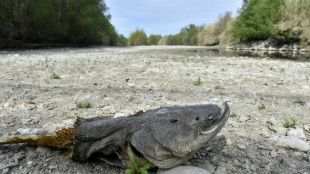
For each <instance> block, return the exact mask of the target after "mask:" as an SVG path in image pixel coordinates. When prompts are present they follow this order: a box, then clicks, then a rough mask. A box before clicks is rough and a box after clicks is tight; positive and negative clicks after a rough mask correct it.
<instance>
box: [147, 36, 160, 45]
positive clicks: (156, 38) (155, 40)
mask: <svg viewBox="0 0 310 174" xmlns="http://www.w3.org/2000/svg"><path fill="white" fill-rule="evenodd" d="M161 38H162V37H161V35H154V34H151V35H150V36H149V38H148V43H149V45H157V44H158V41H159V40H160V39H161Z"/></svg>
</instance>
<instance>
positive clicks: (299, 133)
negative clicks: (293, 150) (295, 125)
mask: <svg viewBox="0 0 310 174" xmlns="http://www.w3.org/2000/svg"><path fill="white" fill-rule="evenodd" d="M287 135H288V136H290V137H295V138H299V139H303V138H306V136H305V134H304V131H303V130H302V129H293V130H290V131H288V133H287Z"/></svg>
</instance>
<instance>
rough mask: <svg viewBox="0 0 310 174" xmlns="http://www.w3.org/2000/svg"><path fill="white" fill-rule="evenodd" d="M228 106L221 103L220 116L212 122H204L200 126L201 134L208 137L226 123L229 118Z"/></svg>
mask: <svg viewBox="0 0 310 174" xmlns="http://www.w3.org/2000/svg"><path fill="white" fill-rule="evenodd" d="M229 112H230V109H229V106H228V104H227V103H226V102H224V103H223V107H222V108H221V115H220V116H219V117H217V118H215V119H213V120H206V121H204V123H203V124H202V126H201V129H200V130H201V134H203V135H208V134H210V133H212V132H216V130H220V129H221V128H222V127H223V126H224V125H225V123H226V121H227V119H228V117H229Z"/></svg>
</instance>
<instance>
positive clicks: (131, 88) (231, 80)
mask: <svg viewBox="0 0 310 174" xmlns="http://www.w3.org/2000/svg"><path fill="white" fill-rule="evenodd" d="M194 48H198V49H203V48H204V47H125V48H117V47H115V48H113V47H96V48H79V49H77V48H74V49H72V48H68V49H47V50H34V51H0V70H1V73H0V136H1V137H2V136H8V135H10V134H12V133H15V132H16V131H17V130H18V129H19V128H45V129H46V130H48V131H50V132H54V131H55V130H57V129H59V128H61V127H68V126H72V124H73V122H74V120H75V118H76V117H77V116H79V117H83V118H92V117H122V116H128V115H132V114H134V113H135V112H137V111H139V110H144V111H145V110H149V109H153V108H158V107H160V106H174V105H193V104H207V103H213V104H221V103H222V102H224V101H229V105H230V106H231V118H230V119H229V120H228V122H227V124H226V126H225V127H224V128H223V129H222V131H221V136H219V137H218V138H217V139H219V140H218V142H220V143H217V144H213V145H209V146H208V147H205V148H204V149H202V151H201V155H202V156H201V158H198V159H194V160H192V165H196V166H199V167H201V168H205V169H207V170H208V171H209V172H210V173H216V174H220V173H261V174H264V173H275V174H276V173H279V174H282V173H302V174H303V173H310V151H309V150H310V149H307V148H310V146H309V141H310V132H309V131H310V130H309V129H310V128H309V127H310V62H296V61H290V60H279V59H277V60H273V59H268V58H263V59H261V58H259V59H258V58H246V57H214V56H204V55H195V54H190V53H186V52H184V49H194ZM58 77H59V78H58ZM199 78H200V83H199V82H198V79H199ZM195 82H196V83H195ZM194 83H195V84H196V85H194ZM77 103H84V104H85V103H89V104H90V105H91V107H90V108H88V109H87V108H86V109H83V108H77ZM291 119H296V120H298V122H297V123H296V125H295V126H293V125H292V128H284V126H283V125H284V124H285V122H286V121H290V122H291V123H292V120H291ZM220 137H222V138H220ZM285 143H288V145H285ZM289 143H291V144H289ZM307 145H308V146H307ZM188 164H191V163H188ZM0 172H2V173H109V174H113V173H115V174H116V173H124V171H123V170H122V169H119V168H116V167H112V166H109V165H107V164H105V163H103V162H100V161H95V160H94V161H90V162H85V163H78V162H75V161H72V160H70V159H68V158H67V152H66V151H61V150H57V149H49V148H45V147H37V146H30V145H4V146H1V147H0Z"/></svg>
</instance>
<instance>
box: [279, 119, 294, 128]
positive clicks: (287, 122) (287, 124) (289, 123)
mask: <svg viewBox="0 0 310 174" xmlns="http://www.w3.org/2000/svg"><path fill="white" fill-rule="evenodd" d="M291 120H292V122H290V121H287V120H286V122H285V123H284V125H283V126H284V127H285V128H290V127H295V126H296V124H297V122H298V120H297V119H294V118H291Z"/></svg>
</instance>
